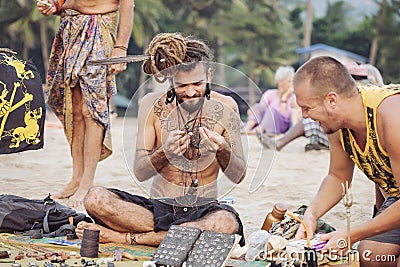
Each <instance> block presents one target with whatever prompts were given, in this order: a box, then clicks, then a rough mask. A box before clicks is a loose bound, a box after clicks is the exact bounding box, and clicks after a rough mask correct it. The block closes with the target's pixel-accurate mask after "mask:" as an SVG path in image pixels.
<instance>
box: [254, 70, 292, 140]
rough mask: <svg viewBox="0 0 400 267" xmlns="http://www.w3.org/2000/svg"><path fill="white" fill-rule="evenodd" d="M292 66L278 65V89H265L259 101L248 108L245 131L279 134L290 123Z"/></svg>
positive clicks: (283, 131)
mask: <svg viewBox="0 0 400 267" xmlns="http://www.w3.org/2000/svg"><path fill="white" fill-rule="evenodd" d="M293 76H294V69H293V68H292V67H283V66H282V67H279V68H278V69H277V71H276V72H275V84H276V86H277V88H278V89H269V90H267V91H266V92H265V93H264V94H263V96H262V97H261V100H260V102H259V103H257V104H256V105H255V106H254V107H253V108H252V109H251V110H249V111H250V112H249V117H248V118H247V123H246V132H251V131H255V132H257V133H267V134H268V133H270V134H281V133H285V132H286V131H287V130H288V129H289V128H290V126H291V125H292V116H293V115H292V113H293V111H294V110H293V107H294V106H295V105H296V104H295V102H296V101H295V99H294V93H293V84H292V81H293Z"/></svg>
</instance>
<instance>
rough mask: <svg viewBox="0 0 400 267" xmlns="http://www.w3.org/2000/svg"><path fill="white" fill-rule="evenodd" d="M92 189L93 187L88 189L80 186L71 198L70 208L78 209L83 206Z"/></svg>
mask: <svg viewBox="0 0 400 267" xmlns="http://www.w3.org/2000/svg"><path fill="white" fill-rule="evenodd" d="M90 188H91V187H88V188H86V187H83V186H82V185H80V186H79V188H78V190H76V192H75V194H73V195H72V196H70V197H69V199H68V206H70V207H71V208H77V207H79V206H80V205H83V199H84V198H85V196H86V194H87V192H88V191H89V189H90Z"/></svg>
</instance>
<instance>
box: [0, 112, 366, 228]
mask: <svg viewBox="0 0 400 267" xmlns="http://www.w3.org/2000/svg"><path fill="white" fill-rule="evenodd" d="M48 122H49V123H48V124H47V127H46V128H45V147H44V149H41V150H36V151H27V152H22V153H18V154H10V155H0V181H1V190H0V193H1V194H15V195H19V196H22V197H27V198H39V199H41V198H44V197H45V196H46V195H47V194H48V193H50V192H56V191H58V190H60V189H61V188H62V187H63V186H64V185H65V184H66V183H67V182H68V181H69V179H70V175H71V173H72V160H71V156H70V151H69V145H68V143H67V141H66V138H65V136H64V132H63V129H62V128H60V127H58V126H59V123H58V121H57V120H56V119H55V118H54V116H52V114H49V118H48ZM136 127H137V120H136V118H134V117H130V118H127V119H124V118H121V117H118V118H115V119H113V120H112V136H113V148H114V152H113V154H112V155H111V157H109V158H108V159H106V160H104V161H102V162H100V163H99V165H98V169H97V172H96V177H95V185H97V186H106V187H114V188H119V189H123V190H125V191H129V192H131V193H133V194H141V195H145V194H146V191H143V189H142V188H143V186H141V185H138V184H137V183H136V182H135V180H134V178H133V176H132V175H131V173H132V166H133V151H134V145H135V140H134V139H135V136H136V131H137V129H136ZM242 141H243V143H244V147H245V152H246V160H247V164H248V168H247V175H246V178H245V180H244V181H243V182H242V183H241V184H240V185H238V186H236V187H234V188H232V184H229V183H227V182H226V178H225V177H221V178H220V180H221V181H223V182H221V185H222V187H223V189H222V190H221V191H220V193H221V196H222V197H226V196H228V197H233V198H234V204H233V206H234V207H235V209H236V210H237V211H238V212H239V214H240V216H241V218H242V221H243V224H244V231H245V235H246V236H248V235H249V234H250V233H252V232H253V231H255V230H257V229H259V228H260V227H261V225H262V223H263V221H264V218H265V216H266V214H267V213H268V212H269V211H270V210H271V209H272V206H273V204H274V203H275V202H283V203H286V204H287V205H288V207H289V210H295V209H297V208H298V207H300V206H301V205H303V204H306V205H307V204H309V202H310V201H311V200H312V198H313V197H314V195H315V193H316V191H317V190H318V187H319V185H320V182H321V180H322V178H323V177H324V176H325V175H326V173H327V170H328V164H329V152H328V151H311V152H305V151H304V145H305V144H306V143H307V140H306V138H303V137H302V138H298V139H296V140H295V141H293V142H292V143H290V144H289V145H287V146H286V147H285V148H284V149H282V150H281V151H279V152H275V151H273V150H267V149H264V148H263V147H262V146H261V144H260V142H259V141H258V140H257V137H256V136H254V135H249V136H247V135H242ZM255 188H258V190H256V191H255V192H253V191H254V189H255ZM228 189H229V190H228ZM352 193H353V197H354V203H353V206H352V208H351V223H352V225H357V224H360V223H362V222H365V221H366V220H368V219H369V218H370V217H371V214H372V206H373V201H374V186H373V183H372V182H371V181H369V180H368V179H367V178H366V177H365V176H364V175H363V174H362V173H361V172H360V171H359V170H358V169H357V170H355V175H354V181H353V187H352ZM60 202H61V203H63V204H66V201H60ZM77 210H78V211H84V209H83V207H78V208H77ZM345 215H346V212H345V208H344V206H343V204H342V203H339V204H338V205H337V206H336V207H335V208H333V209H332V210H331V211H330V212H329V213H328V214H326V215H325V216H324V217H323V219H324V220H325V221H326V222H327V223H329V224H331V225H332V226H334V227H335V228H337V229H345V226H346V216H345Z"/></svg>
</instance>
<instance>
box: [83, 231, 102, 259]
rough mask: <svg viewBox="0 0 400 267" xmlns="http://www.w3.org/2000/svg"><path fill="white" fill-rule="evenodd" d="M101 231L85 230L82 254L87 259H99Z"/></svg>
mask: <svg viewBox="0 0 400 267" xmlns="http://www.w3.org/2000/svg"><path fill="white" fill-rule="evenodd" d="M99 239H100V230H89V229H88V228H85V229H84V230H83V236H82V244H81V250H80V254H81V256H82V257H86V258H97V257H98V256H99Z"/></svg>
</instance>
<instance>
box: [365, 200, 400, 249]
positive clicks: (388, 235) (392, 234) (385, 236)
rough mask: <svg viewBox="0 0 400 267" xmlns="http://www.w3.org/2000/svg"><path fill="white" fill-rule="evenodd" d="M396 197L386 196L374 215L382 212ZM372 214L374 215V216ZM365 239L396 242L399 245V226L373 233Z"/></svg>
mask: <svg viewBox="0 0 400 267" xmlns="http://www.w3.org/2000/svg"><path fill="white" fill-rule="evenodd" d="M398 200H399V199H398V198H395V197H388V198H387V199H386V200H385V202H383V204H382V207H381V208H380V209H379V210H378V212H377V213H376V215H375V216H377V215H378V214H380V213H382V212H383V211H384V210H385V209H387V208H388V207H389V206H390V205H392V204H393V203H395V202H396V201H398ZM375 216H374V217H375ZM366 240H372V241H377V242H382V243H390V244H397V245H400V228H397V229H393V230H391V231H389V232H385V233H382V234H379V235H374V236H371V237H368V238H366Z"/></svg>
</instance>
